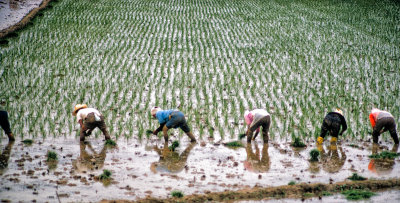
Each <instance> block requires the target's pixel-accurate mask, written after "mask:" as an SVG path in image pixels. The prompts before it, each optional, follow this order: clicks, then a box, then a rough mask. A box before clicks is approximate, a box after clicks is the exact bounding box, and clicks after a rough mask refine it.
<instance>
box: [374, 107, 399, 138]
mask: <svg viewBox="0 0 400 203" xmlns="http://www.w3.org/2000/svg"><path fill="white" fill-rule="evenodd" d="M369 120H370V122H371V125H372V128H373V132H372V139H373V140H374V143H378V139H379V135H380V134H382V133H384V132H386V131H389V132H390V136H392V138H393V141H394V143H395V144H399V138H398V136H397V132H396V123H395V122H394V118H393V116H392V114H390V113H389V112H387V111H382V110H379V109H376V108H373V109H372V111H371V114H369Z"/></svg>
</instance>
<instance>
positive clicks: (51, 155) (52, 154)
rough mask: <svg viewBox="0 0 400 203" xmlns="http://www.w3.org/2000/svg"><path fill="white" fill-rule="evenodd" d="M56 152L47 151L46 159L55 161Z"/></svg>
mask: <svg viewBox="0 0 400 203" xmlns="http://www.w3.org/2000/svg"><path fill="white" fill-rule="evenodd" d="M57 160H58V158H57V153H56V152H54V151H48V152H47V161H57Z"/></svg>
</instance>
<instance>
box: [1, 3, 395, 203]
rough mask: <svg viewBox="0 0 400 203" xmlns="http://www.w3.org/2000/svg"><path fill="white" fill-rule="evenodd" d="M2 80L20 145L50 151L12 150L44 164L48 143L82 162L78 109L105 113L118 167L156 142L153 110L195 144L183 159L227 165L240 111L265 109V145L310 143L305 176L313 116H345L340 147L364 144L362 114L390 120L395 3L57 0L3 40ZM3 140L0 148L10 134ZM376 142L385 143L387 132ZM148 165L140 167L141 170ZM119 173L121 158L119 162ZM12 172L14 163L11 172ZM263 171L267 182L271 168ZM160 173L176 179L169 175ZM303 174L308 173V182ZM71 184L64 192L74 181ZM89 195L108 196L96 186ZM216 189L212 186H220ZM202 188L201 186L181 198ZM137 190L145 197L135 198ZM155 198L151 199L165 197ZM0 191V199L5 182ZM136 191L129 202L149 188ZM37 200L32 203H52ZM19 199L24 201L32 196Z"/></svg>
mask: <svg viewBox="0 0 400 203" xmlns="http://www.w3.org/2000/svg"><path fill="white" fill-rule="evenodd" d="M0 76H1V77H0V89H1V91H0V100H1V101H4V102H5V103H6V109H7V111H8V113H9V115H10V123H11V125H12V126H11V127H12V131H13V133H14V134H15V136H16V137H17V141H19V140H23V139H33V140H35V143H34V146H35V144H36V145H38V143H39V142H40V145H41V146H47V147H40V146H36V147H32V148H29V147H25V148H24V147H23V146H22V145H20V146H19V145H17V144H16V145H15V146H14V148H15V147H16V146H18V148H19V149H20V150H22V152H21V153H23V152H26V153H28V152H30V150H33V151H34V152H35V153H38V154H37V156H39V157H42V156H43V157H44V156H45V155H46V153H47V151H48V150H47V148H49V149H51V148H52V147H53V146H54V145H55V146H57V147H54V148H55V149H58V153H61V151H62V149H61V151H60V148H59V146H61V145H63V143H64V144H65V146H64V150H70V151H68V153H67V154H66V155H68V154H73V155H76V154H79V124H77V123H76V121H75V117H73V116H72V115H71V112H72V110H73V107H74V105H75V104H78V103H86V104H88V106H90V107H94V108H97V109H98V110H100V112H102V113H103V114H104V117H105V122H106V125H107V127H108V130H109V132H110V135H111V136H112V138H113V139H114V140H116V141H117V144H118V145H120V147H119V149H118V150H114V153H116V154H114V155H113V156H115V157H117V158H118V157H119V158H121V159H124V158H126V157H124V156H123V155H121V151H120V150H122V151H123V150H126V149H129V147H134V148H138V149H141V148H143V149H146V147H145V146H147V144H149V143H153V144H154V143H158V142H159V141H158V137H157V136H152V135H150V134H146V131H147V130H154V129H156V128H157V127H158V123H157V121H156V120H154V119H152V117H151V115H150V108H151V107H153V106H160V107H161V108H163V109H179V110H180V111H182V112H184V113H185V116H186V119H187V120H188V124H189V126H190V127H191V129H192V131H193V133H194V135H195V136H196V138H197V139H198V140H199V142H200V143H204V144H202V145H204V146H206V147H205V148H200V149H202V150H200V149H199V148H196V147H195V150H192V153H191V154H193V152H196V151H199V150H200V152H198V153H199V155H192V156H194V157H197V158H196V160H197V161H198V160H202V161H204V160H213V158H212V157H208V156H207V157H203V156H205V155H201V154H202V153H204V152H208V153H215V152H214V150H216V149H215V145H214V144H217V145H218V147H216V148H217V150H216V151H217V152H220V153H222V154H223V156H225V155H226V156H228V154H230V153H234V154H236V155H234V158H235V159H241V158H240V157H241V156H246V154H245V151H244V149H243V148H242V150H239V151H235V150H234V151H229V150H228V151H227V150H226V149H225V148H223V147H222V146H219V144H220V143H223V142H228V141H232V140H237V139H238V136H239V134H240V133H244V132H245V131H246V126H245V125H243V123H244V119H243V114H244V112H245V110H251V109H254V108H264V109H266V110H267V111H269V112H270V114H271V119H272V124H271V128H270V140H271V142H272V143H288V142H290V141H291V140H292V139H293V138H294V137H300V138H301V139H302V140H303V141H304V142H305V143H306V144H308V148H307V150H306V152H303V156H302V157H303V158H302V159H300V160H298V161H300V162H301V161H304V162H305V163H304V164H305V166H304V167H305V169H307V168H309V167H308V166H307V164H308V163H307V161H306V160H307V158H308V157H307V158H306V156H308V151H309V150H311V146H312V145H314V140H315V139H316V137H317V136H318V135H319V132H320V126H321V123H322V120H323V118H324V116H325V115H326V113H328V112H330V111H333V110H334V109H335V108H336V107H339V108H341V109H342V110H343V113H344V116H345V118H346V119H347V124H348V126H349V129H348V130H347V131H346V132H345V133H344V135H343V137H341V138H340V140H342V141H343V143H346V144H343V146H344V147H345V148H346V146H347V148H349V146H348V145H347V144H348V143H355V144H360V145H362V144H361V143H365V142H369V140H370V138H371V135H370V133H371V131H372V129H371V126H370V124H369V118H368V114H369V112H370V110H371V109H372V108H373V107H377V108H380V109H383V110H387V111H389V112H391V113H392V114H393V115H394V117H395V120H396V123H397V124H398V125H399V124H400V99H399V98H400V4H399V3H398V2H397V1H391V0H383V1H378V0H376V1H374V0H317V1H315V0H298V1H289V0H282V1H281V0H279V1H262V0H230V1H225V0H172V1H169V0H91V1H74V0H54V1H52V2H51V3H50V4H49V6H48V8H47V9H45V10H43V11H42V12H40V13H39V14H38V15H37V16H36V17H35V18H34V19H33V21H32V22H31V23H30V24H28V26H27V27H25V28H24V29H22V30H19V31H17V32H16V33H15V34H13V35H11V36H9V37H7V38H5V39H1V43H0ZM171 133H173V136H171V139H172V140H180V141H181V142H182V143H184V146H186V145H187V144H185V142H187V141H188V139H187V137H186V135H184V133H183V132H182V131H180V130H172V131H171ZM159 135H161V133H160V134H159ZM1 136H2V139H1V140H2V146H3V145H4V146H6V144H7V141H6V136H5V135H4V133H2V134H1ZM96 138H97V140H98V141H99V140H101V138H103V137H102V134H101V132H100V131H99V130H96V131H95V132H94V136H92V137H91V138H90V140H92V141H93V140H95V139H96ZM171 139H170V140H171ZM258 139H261V138H260V136H259V138H258ZM39 140H40V141H39ZM71 140H72V141H71ZM380 140H381V141H382V143H383V144H386V145H388V146H387V147H386V148H392V146H391V145H392V139H391V137H390V136H389V134H388V133H386V134H384V135H382V136H381V137H380ZM74 141H75V142H74ZM258 142H260V143H261V140H259V141H258ZM46 143H48V144H47V145H46ZM42 144H44V145H42ZM158 144H160V143H158ZM99 145H100V144H99ZM271 145H272V144H271ZM283 145H285V146H288V145H287V144H283ZM283 145H282V146H280V147H279V144H278V145H276V146H275V145H273V146H274V147H272V148H270V153H273V152H271V150H274V149H275V150H276V154H281V155H279V156H283V157H285V156H286V155H285V153H283V155H282V153H278V152H281V151H280V148H282V147H283ZM371 145H372V144H371ZM123 146H125V147H123ZM204 146H203V147H204ZM277 146H278V147H277ZM197 147H198V146H197ZM3 148H4V147H3ZM42 148H43V149H42ZM220 148H223V149H221V150H219V149H220ZM260 148H262V144H261V145H260ZM184 149H185V147H182V149H181V150H180V151H184ZM196 149H197V150H196ZM288 149H289V148H288ZM363 149H365V150H364V151H361V152H358V153H360V154H363V156H364V158H365V160H364V159H363V160H360V161H361V162H362V163H364V164H367V165H368V157H367V154H368V153H371V149H370V146H364V148H363ZM24 150H25V151H24ZM42 150H44V151H42ZM347 150H350V151H352V152H354V149H352V148H350V149H347ZM3 151H5V148H4V150H3ZM14 151H15V150H14ZM111 151H112V150H111ZM115 151H117V152H115ZM138 151H140V150H138ZM150 151H151V152H148V153H150V154H151V153H153V155H152V156H150V157H153V158H155V159H157V155H156V154H155V153H156V152H155V151H152V150H150ZM41 152H42V154H41ZM125 152H127V153H130V152H132V153H133V154H130V155H129V157H130V158H131V159H135V154H136V152H133V151H130V150H127V151H125ZM122 154H123V153H122ZM22 155H23V154H22ZM22 155H21V156H22ZM15 156H19V155H15ZM141 156H142V155H141ZM279 156H278V157H279ZM353 156H354V157H353V158H352V160H354V159H356V158H355V156H356V155H355V154H354V155H353ZM12 157H13V156H11V160H10V163H11V162H13V158H12ZM39 157H38V158H39ZM68 157H69V156H67V158H68ZM108 157H109V156H108ZM347 157H349V156H347ZM14 158H15V159H17V157H14ZM18 158H20V157H18ZM69 158H71V159H74V158H76V157H75V156H71V157H69ZM145 158H146V157H145ZM242 158H243V159H244V157H242ZM109 159H112V158H109ZM142 159H143V160H144V158H141V159H140V160H142ZM221 159H222V158H220V160H221ZM130 161H131V160H130ZM293 161H294V160H293ZM103 162H104V160H103ZM147 162H149V161H148V160H147ZM147 162H146V161H145V162H144V163H145V164H144V165H146V164H149V165H150V164H151V162H149V163H147ZM211 162H212V161H211ZM294 162H296V161H294ZM300 162H299V163H298V164H299V166H302V164H301V163H300ZM396 162H398V160H396V161H395V162H393V163H396ZM60 163H61V164H66V165H67V166H66V167H64V168H65V170H64V171H69V170H70V169H71V167H72V165H70V162H69V161H66V160H64V161H60ZM135 163H136V162H135ZM276 163H277V164H279V161H276ZM346 163H347V162H346ZM126 164H128V165H129V161H126V162H123V163H122V166H126ZM348 164H350V163H348ZM113 165H114V164H111V163H110V164H108V166H110V167H113ZM228 165H229V164H228ZM397 165H398V164H397ZM397 165H394V169H393V165H391V167H392V170H393V171H400V168H399V167H398V166H397ZM106 166H107V164H106ZM201 166H207V163H202V164H201ZM32 167H33V166H32ZM288 167H289V168H291V166H290V165H289V166H288ZM310 167H311V166H310ZM19 168H20V167H19ZM100 168H103V167H100ZM122 168H123V167H122ZM292 168H293V166H292ZM311 168H312V167H311ZM344 168H346V165H345V167H344ZM59 169H60V167H59ZM197 169H198V168H197ZM197 169H196V170H197ZM18 170H20V169H18V166H15V167H12V166H10V167H9V171H8V172H9V173H10V174H12V173H14V172H15V171H18ZM43 170H45V169H43ZM114 170H117V169H114ZM146 170H147V172H146ZM148 170H149V167H148V166H147V165H146V166H145V169H140V170H139V171H143V174H147V173H148V172H149V171H148ZM280 170H282V169H279V170H278V169H277V171H278V172H277V174H278V173H279V171H280ZM292 170H293V171H296V170H295V169H294V168H293V169H292ZM346 170H347V171H346V172H345V174H346V175H348V174H350V175H351V172H353V171H354V170H356V171H358V172H361V173H363V171H362V169H354V168H353V169H352V167H351V164H350V165H348V167H347V169H346ZM39 171H40V170H39ZM210 171H211V170H210ZM217 171H218V170H217ZM97 172H98V173H100V172H102V171H101V170H99V171H97ZM114 172H115V171H114ZM241 172H242V171H239V174H240V173H241ZM336 172H337V171H336ZM336 172H333V173H336ZM181 173H185V172H181ZM210 173H211V172H210ZM232 173H234V172H232ZM260 173H265V174H264V177H265V176H268V172H265V171H261V172H260ZM326 173H328V174H329V172H326ZM396 173H397V172H396ZM396 173H395V174H396ZM143 174H141V175H143ZM246 174H247V173H246ZM395 174H393V173H392V175H390V176H391V177H397V176H396V175H395ZM397 174H398V173H397ZM86 175H88V176H89V174H86ZM342 175H343V174H340V173H339V174H336V176H335V177H337V178H341V177H343V176H342ZM364 175H366V176H368V174H365V173H364ZM249 176H251V175H249ZM310 176H312V171H310ZM371 176H372V177H375V178H376V177H379V176H376V175H371ZM3 177H5V176H3ZM144 177H147V176H144ZM207 177H208V176H207ZM121 178H122V179H124V178H126V177H125V176H122V177H121ZM162 178H164V179H165V178H166V179H167V180H169V181H170V180H171V179H173V180H175V181H177V180H176V179H175V178H176V177H169V176H167V177H162ZM168 178H169V179H168ZM227 178H229V177H227ZM281 178H282V179H281V181H277V182H278V183H279V184H287V182H289V181H290V180H291V179H292V178H293V177H290V178H288V177H281ZM313 178H316V179H318V176H316V177H315V176H314V177H311V178H310V179H307V180H306V181H309V180H311V179H313ZM381 178H384V177H381ZM28 179H29V178H28ZM159 180H160V179H157V178H156V179H155V180H153V179H152V181H154V182H157V181H159ZM246 180H250V182H247V183H246V184H245V185H251V186H253V185H254V184H255V182H257V176H252V177H251V178H249V179H245V180H243V179H241V178H240V179H238V180H237V182H235V181H233V182H232V185H235V184H238V183H240V182H242V181H244V182H246ZM251 180H253V182H251ZM271 181H274V179H272V180H271ZM314 181H315V179H314ZM324 181H329V180H328V179H327V180H324ZM11 182H12V181H11ZM78 182H79V181H78ZM78 182H77V183H74V184H78V186H79V184H80V183H78ZM140 182H146V178H144V179H140ZM173 183H174V182H172V184H173ZM253 183H254V184H253ZM278 183H276V184H278ZM10 184H11V183H10ZM32 184H36V183H32ZM46 184H50V185H51V183H46ZM46 184H44V185H46ZM132 184H134V183H132ZM258 184H260V185H262V186H268V185H271V184H269V183H268V184H267V183H264V185H263V183H258ZM22 185H23V184H22ZM38 185H41V183H38ZM89 185H90V184H89ZM95 185H96V184H95ZM117 185H118V184H117ZM149 185H150V186H149ZM149 185H147V186H148V187H152V188H153V189H154V187H153V186H154V185H152V184H149ZM194 185H195V186H196V184H194ZM217 185H218V184H217ZM239 185H240V184H239ZM272 185H274V184H272ZM23 187H24V186H21V188H23ZM35 187H36V186H35ZM44 187H52V186H49V185H46V186H44ZM111 187H112V186H111ZM118 187H120V188H121V187H124V186H121V185H119V186H118ZM166 187H173V185H172V186H171V185H168V184H167V186H166ZM196 187H197V186H196ZM216 187H217V186H216ZM21 188H20V189H21ZM96 188H97V190H99V191H104V192H105V193H106V191H107V188H106V187H105V186H102V185H96ZM199 188H200V189H199ZM225 188H226V186H221V185H219V187H217V189H216V190H224V189H225ZM209 189H210V188H209V187H206V188H202V187H197V188H195V189H193V190H189V192H190V193H196V192H204V191H205V190H209ZM229 189H235V187H231V188H229ZM21 190H23V189H21ZM83 190H84V189H83ZM87 190H89V189H87ZM97 190H96V191H97ZM138 190H139V191H140V188H138ZM147 190H151V189H149V188H146V189H144V191H142V192H145V191H147ZM159 190H160V191H158V193H157V190H155V191H156V192H155V193H156V195H160V196H167V195H168V194H166V193H165V191H163V188H161V189H159ZM181 190H183V189H181ZM11 191H12V190H11ZM19 191H20V190H15V192H19ZM1 193H3V194H6V193H7V192H6V189H4V187H3V189H0V194H1ZM70 193H71V194H76V193H73V191H70ZM138 193H139V192H137V193H136V194H132V193H130V194H127V193H123V192H121V194H124V195H125V196H123V195H122V196H121V197H124V198H126V199H132V198H133V199H134V198H136V195H138ZM7 194H8V193H7ZM71 194H70V195H69V197H70V198H71ZM140 194H141V195H138V196H137V197H144V196H145V195H144V194H148V193H140ZM150 194H151V193H150ZM13 195H15V194H14V193H9V194H8V196H7V197H12V196H13ZM57 195H58V194H57ZM129 195H131V196H129ZM132 196H133V197H132ZM47 197H48V196H45V197H43V198H44V199H40V198H39V200H43V201H44V200H46V201H56V199H46V198H47ZM54 197H55V196H54V195H53V198H54ZM27 198H28V199H22V200H30V199H31V198H35V196H33V197H31V196H28V197H27ZM96 198H97V197H96V195H94V196H93V195H92V196H90V195H89V196H88V197H85V196H79V197H77V198H75V199H74V198H72V199H71V200H72V201H94V200H96ZM104 198H106V199H112V197H111V196H108V195H105V196H104Z"/></svg>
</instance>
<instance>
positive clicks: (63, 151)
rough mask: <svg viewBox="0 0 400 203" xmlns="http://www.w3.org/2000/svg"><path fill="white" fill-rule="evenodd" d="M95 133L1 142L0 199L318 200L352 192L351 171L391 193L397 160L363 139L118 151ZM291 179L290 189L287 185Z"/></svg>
mask: <svg viewBox="0 0 400 203" xmlns="http://www.w3.org/2000/svg"><path fill="white" fill-rule="evenodd" d="M95 134H96V133H95ZM97 134H98V135H97V138H96V135H92V136H91V137H89V138H88V139H87V142H85V143H80V142H79V138H68V137H59V138H53V139H51V138H46V139H45V140H40V139H34V140H33V143H32V144H31V145H28V144H24V143H22V142H21V141H18V140H17V141H15V142H11V143H10V142H8V141H7V140H6V139H5V138H3V139H2V140H1V141H2V142H1V148H0V149H1V162H0V163H1V168H0V180H1V181H0V196H1V198H2V199H3V200H13V201H32V200H36V201H39V202H45V201H49V202H58V199H60V200H61V201H83V202H89V201H98V200H101V199H104V200H116V199H123V200H129V201H136V200H143V201H147V200H157V201H158V200H160V201H161V200H162V201H164V200H165V199H167V200H171V201H172V200H173V199H168V198H171V192H172V191H175V190H177V191H182V192H183V193H184V195H185V196H184V198H193V199H187V200H188V201H192V200H193V201H195V200H196V201H202V200H204V198H206V199H209V198H211V200H215V201H223V200H225V199H226V198H227V199H229V200H235V199H236V200H238V199H242V200H246V199H260V198H261V199H264V198H270V197H271V198H272V197H274V198H276V197H277V196H279V195H281V196H282V197H279V198H289V197H290V198H293V197H294V198H302V197H301V195H300V194H301V193H304V192H306V193H313V194H314V195H318V192H320V191H321V190H322V189H323V190H329V191H330V190H333V188H332V187H333V186H332V185H338V186H340V187H342V186H341V185H343V184H344V185H346V187H347V185H350V186H353V187H356V186H357V185H354V184H356V183H355V182H352V181H350V180H347V178H348V177H350V176H351V175H352V174H353V173H355V172H356V173H358V174H359V175H361V176H363V177H366V178H368V180H367V181H366V182H362V183H360V184H359V185H361V186H360V187H364V188H370V189H371V190H375V189H381V188H393V187H396V188H397V186H398V184H399V180H398V179H397V178H398V174H399V172H400V166H399V163H398V162H399V158H396V159H395V160H376V159H375V160H374V159H370V158H369V157H368V156H369V155H371V154H373V153H378V152H380V151H384V150H394V151H396V150H397V149H396V147H393V146H392V145H391V143H383V144H382V145H380V146H375V145H372V144H371V143H369V142H357V145H355V144H353V143H351V142H342V143H338V144H336V145H334V144H330V143H329V142H327V143H324V145H322V146H315V144H308V146H307V147H305V148H294V147H292V146H290V143H289V142H284V141H270V143H268V144H263V143H262V142H260V141H259V142H253V143H251V144H247V143H245V142H243V145H244V147H237V148H229V147H227V146H224V145H223V144H219V143H218V142H217V143H214V142H213V141H209V140H200V141H199V142H198V143H195V144H193V143H190V142H189V140H188V139H187V138H186V137H184V136H183V137H182V138H181V139H179V138H177V137H174V138H173V140H171V141H170V143H169V145H165V144H164V142H163V140H162V139H161V138H160V139H159V138H157V137H151V138H150V139H148V140H147V139H144V140H138V139H135V138H132V139H129V140H127V139H119V140H117V146H115V147H110V146H107V145H105V144H104V143H105V142H104V141H103V140H102V137H101V135H100V134H101V133H100V132H98V133H97ZM174 140H179V142H180V146H179V147H178V148H176V149H175V151H171V150H169V146H171V143H172V141H174ZM315 148H317V149H319V150H320V151H321V156H320V160H319V161H317V162H310V161H309V158H310V157H309V152H310V151H311V150H312V149H315ZM48 151H54V152H56V153H57V156H58V160H57V161H55V162H48V161H47V157H46V154H47V152H48ZM371 162H373V163H372V164H371ZM105 169H106V170H109V171H110V172H111V173H112V175H111V179H110V180H108V181H101V180H99V178H98V177H99V176H100V175H101V174H102V173H103V170H105ZM291 181H293V182H295V185H294V186H293V185H290V186H288V183H289V182H291ZM357 184H358V183H357ZM365 184H366V185H365ZM292 186H293V187H292ZM343 187H344V186H343ZM357 187H358V186H357ZM318 188H319V189H318ZM321 188H322V189H321ZM110 191H112V192H110ZM282 191H283V192H282ZM395 191H397V192H398V193H399V194H400V192H399V190H395ZM21 193H23V194H24V195H20V194H21ZM242 193H243V194H242ZM283 193H284V194H285V195H282V194H283ZM264 194H268V195H267V196H265V195H264ZM311 197H312V195H311ZM185 200H186V199H185Z"/></svg>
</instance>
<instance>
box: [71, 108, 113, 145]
mask: <svg viewBox="0 0 400 203" xmlns="http://www.w3.org/2000/svg"><path fill="white" fill-rule="evenodd" d="M72 115H73V116H76V121H77V122H78V123H79V124H80V126H81V130H80V140H81V141H85V137H86V136H89V135H90V134H92V131H93V130H94V129H95V128H96V127H98V128H100V130H101V131H102V132H103V134H104V137H105V139H106V140H109V139H110V135H109V134H108V132H107V128H106V124H105V122H104V116H103V115H102V114H101V113H100V112H99V111H98V110H97V109H95V108H88V107H87V105H86V104H77V105H75V108H74V111H73V112H72Z"/></svg>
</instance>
